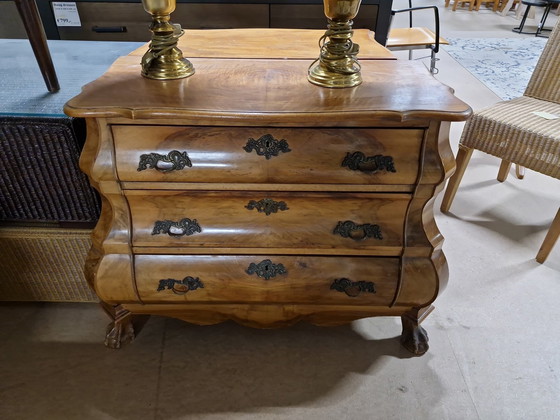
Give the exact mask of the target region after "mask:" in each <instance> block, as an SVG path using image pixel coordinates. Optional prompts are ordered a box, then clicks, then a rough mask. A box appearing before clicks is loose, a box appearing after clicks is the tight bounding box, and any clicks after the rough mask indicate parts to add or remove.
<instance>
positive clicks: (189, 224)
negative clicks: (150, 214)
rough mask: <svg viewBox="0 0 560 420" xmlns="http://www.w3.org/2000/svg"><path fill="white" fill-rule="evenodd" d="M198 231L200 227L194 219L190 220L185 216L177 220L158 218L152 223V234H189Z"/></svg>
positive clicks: (200, 230)
mask: <svg viewBox="0 0 560 420" xmlns="http://www.w3.org/2000/svg"><path fill="white" fill-rule="evenodd" d="M200 232H202V229H201V228H200V225H199V224H198V222H197V221H196V219H193V220H191V219H189V218H187V217H185V218H184V219H181V220H179V221H178V222H174V221H172V220H158V221H157V222H156V223H155V224H154V229H153V230H152V235H159V234H161V233H167V234H168V235H169V236H183V235H185V236H190V235H193V234H195V233H200Z"/></svg>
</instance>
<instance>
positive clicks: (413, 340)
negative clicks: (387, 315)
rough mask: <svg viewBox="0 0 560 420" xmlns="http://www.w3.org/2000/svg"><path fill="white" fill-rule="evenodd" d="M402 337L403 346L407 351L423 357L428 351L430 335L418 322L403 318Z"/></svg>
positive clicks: (406, 317)
mask: <svg viewBox="0 0 560 420" xmlns="http://www.w3.org/2000/svg"><path fill="white" fill-rule="evenodd" d="M401 319H402V326H403V330H402V335H401V344H402V345H403V347H404V348H405V349H407V350H408V351H410V352H412V353H414V354H415V355H416V356H421V355H423V354H424V353H426V352H427V351H428V348H429V347H430V346H429V345H428V333H427V332H426V330H425V329H424V328H422V327H421V326H420V325H418V321H416V320H414V319H411V318H409V317H408V316H403V317H402V318H401Z"/></svg>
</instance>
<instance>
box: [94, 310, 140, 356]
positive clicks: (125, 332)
mask: <svg viewBox="0 0 560 420" xmlns="http://www.w3.org/2000/svg"><path fill="white" fill-rule="evenodd" d="M102 306H103V309H105V311H106V312H107V313H108V314H109V316H110V317H111V318H113V319H114V321H113V322H111V323H110V324H109V325H108V326H107V335H106V336H105V346H107V347H109V348H110V349H120V348H121V347H122V346H123V345H124V344H127V343H130V342H131V341H132V340H134V337H135V333H134V326H133V325H132V314H131V313H130V312H129V311H127V310H126V309H123V308H122V307H121V306H120V305H117V306H113V307H111V306H109V305H105V304H102Z"/></svg>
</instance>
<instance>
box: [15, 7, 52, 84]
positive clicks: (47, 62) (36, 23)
mask: <svg viewBox="0 0 560 420" xmlns="http://www.w3.org/2000/svg"><path fill="white" fill-rule="evenodd" d="M14 1H15V4H16V7H17V10H18V13H19V15H20V16H21V20H22V21H23V25H24V26H25V31H26V32H27V36H28V38H29V43H30V44H31V48H33V53H34V54H35V58H36V59H37V64H39V69H40V70H41V74H42V75H43V80H44V81H45V85H46V86H47V90H48V91H49V92H51V93H54V92H57V91H59V90H60V85H59V83H58V78H57V77H56V71H55V69H54V65H53V62H52V58H51V54H50V52H49V47H48V45H47V37H46V36H45V30H44V28H43V22H42V21H41V17H40V16H39V11H38V9H37V4H36V3H35V0H14Z"/></svg>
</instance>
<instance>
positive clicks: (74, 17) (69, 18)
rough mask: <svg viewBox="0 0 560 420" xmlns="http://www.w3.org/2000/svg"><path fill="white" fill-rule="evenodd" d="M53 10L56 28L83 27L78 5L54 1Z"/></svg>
mask: <svg viewBox="0 0 560 420" xmlns="http://www.w3.org/2000/svg"><path fill="white" fill-rule="evenodd" d="M52 8H53V12H54V19H55V21H56V26H82V22H80V15H79V14H78V7H77V6H76V3H74V2H67V1H53V2H52Z"/></svg>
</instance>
